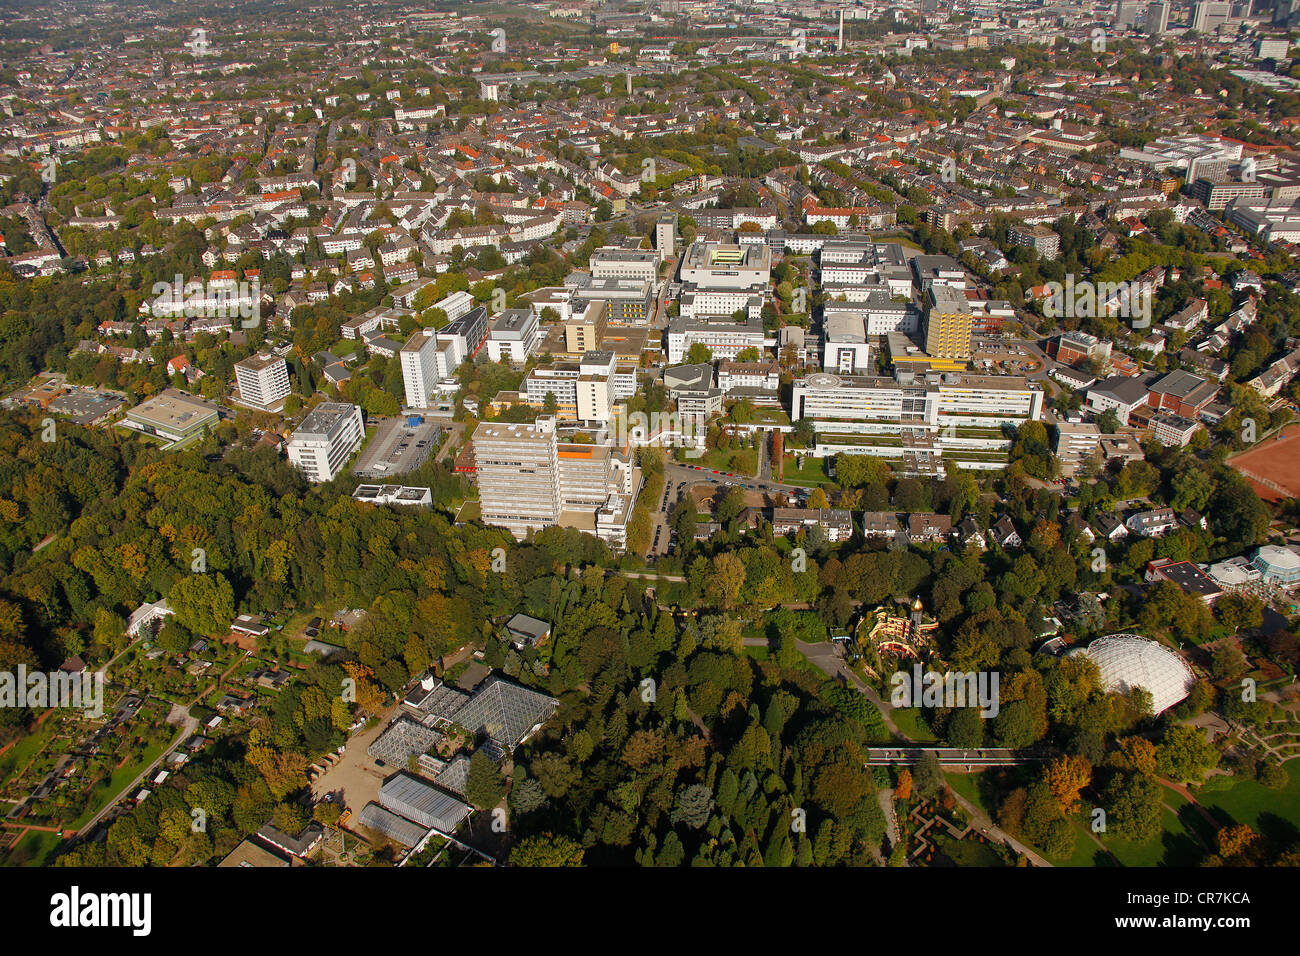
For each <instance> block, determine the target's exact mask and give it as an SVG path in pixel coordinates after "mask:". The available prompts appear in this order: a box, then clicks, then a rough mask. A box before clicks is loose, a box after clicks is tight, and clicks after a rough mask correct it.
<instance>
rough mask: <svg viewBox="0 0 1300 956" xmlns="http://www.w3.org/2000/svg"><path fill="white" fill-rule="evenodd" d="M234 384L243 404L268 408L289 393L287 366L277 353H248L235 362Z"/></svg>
mask: <svg viewBox="0 0 1300 956" xmlns="http://www.w3.org/2000/svg"><path fill="white" fill-rule="evenodd" d="M235 384H236V385H237V386H238V387H239V400H240V401H241V402H243V403H244V404H245V405H253V406H256V407H257V408H270V407H271V406H272V405H275V404H276V403H277V402H281V401H283V400H284V399H285V398H287V397H288V395H289V366H288V364H287V363H286V362H285V361H284V359H282V358H280V357H279V356H278V355H250V356H249V357H248V358H246V359H244V360H243V361H240V362H236V363H235Z"/></svg>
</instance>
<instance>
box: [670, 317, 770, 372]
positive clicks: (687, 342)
mask: <svg viewBox="0 0 1300 956" xmlns="http://www.w3.org/2000/svg"><path fill="white" fill-rule="evenodd" d="M667 338H668V363H669V364H670V365H679V364H681V363H682V362H683V361H684V360H685V358H686V353H687V352H688V351H690V348H691V346H692V345H695V344H696V343H699V344H700V345H703V346H704V347H705V348H707V349H708V350H709V352H710V353H711V354H712V356H713V358H714V359H734V358H735V357H736V356H737V355H739V354H740V353H741V352H742V351H744V350H745V349H751V348H752V349H758V350H759V351H760V352H761V351H762V349H763V348H764V346H765V345H766V342H767V338H766V333H765V332H764V331H763V320H762V318H761V316H760V317H755V316H750V317H747V318H745V319H743V320H741V321H739V322H737V321H736V320H735V319H730V318H728V319H704V318H685V317H679V318H677V319H674V320H673V321H672V323H671V324H670V325H669V326H668V335H667Z"/></svg>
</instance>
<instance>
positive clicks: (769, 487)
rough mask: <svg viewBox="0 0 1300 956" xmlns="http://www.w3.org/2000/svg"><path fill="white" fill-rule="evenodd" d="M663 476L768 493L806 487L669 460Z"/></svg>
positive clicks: (668, 479) (787, 491)
mask: <svg viewBox="0 0 1300 956" xmlns="http://www.w3.org/2000/svg"><path fill="white" fill-rule="evenodd" d="M664 477H665V480H666V481H669V482H672V483H673V484H676V483H677V482H679V481H694V482H701V481H707V482H709V483H711V484H716V485H741V486H742V487H745V488H752V489H753V490H755V491H765V492H768V493H770V494H785V495H790V494H798V493H800V492H804V493H806V492H807V491H808V489H807V488H805V487H803V486H802V485H785V484H781V483H780V482H778V481H772V480H770V479H764V478H754V477H752V476H749V475H726V474H717V475H715V474H714V473H713V469H712V468H705V467H704V466H703V465H701V466H699V467H698V468H692V467H691V466H689V465H681V464H677V463H676V462H669V463H668V464H667V465H665V466H664Z"/></svg>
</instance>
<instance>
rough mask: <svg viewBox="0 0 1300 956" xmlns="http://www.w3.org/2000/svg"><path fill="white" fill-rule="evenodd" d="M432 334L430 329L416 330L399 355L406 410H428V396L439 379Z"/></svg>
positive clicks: (436, 348)
mask: <svg viewBox="0 0 1300 956" xmlns="http://www.w3.org/2000/svg"><path fill="white" fill-rule="evenodd" d="M432 332H433V330H432V329H416V330H415V332H414V334H413V335H412V336H411V337H410V338H409V339H407V340H406V344H405V345H403V346H402V348H401V351H400V353H399V356H400V358H401V362H402V381H403V382H404V383H405V385H406V405H407V407H408V408H428V407H429V396H430V395H431V394H432V393H433V387H434V386H435V385H436V384H437V383H438V381H439V379H440V377H441V376H439V374H438V337H437V336H436V335H433V334H431V333H432Z"/></svg>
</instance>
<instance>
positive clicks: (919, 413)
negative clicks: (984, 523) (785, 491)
mask: <svg viewBox="0 0 1300 956" xmlns="http://www.w3.org/2000/svg"><path fill="white" fill-rule="evenodd" d="M908 378H909V381H908V382H907V383H906V384H905V383H903V382H900V381H898V380H895V379H892V378H883V377H877V376H864V375H858V376H840V375H833V374H831V373H829V372H818V373H816V374H813V375H809V376H807V377H805V378H802V379H797V380H796V381H795V382H794V386H793V390H792V393H791V411H790V417H791V419H792V420H793V421H798V420H799V419H801V418H810V419H812V420H813V421H814V427H815V429H816V432H817V444H816V446H815V448H814V451H813V454H814V455H815V456H817V457H819V458H820V457H826V456H828V455H837V454H850V455H875V456H878V457H882V458H886V459H892V460H894V461H895V462H897V463H898V464H896V465H895V467H896V469H902V470H904V471H908V472H914V473H916V474H925V475H934V474H938V473H939V471H940V470H941V468H942V464H941V459H950V460H955V461H957V462H958V463H959V464H960V465H961V466H962V467H963V468H970V469H982V470H993V469H999V468H1004V467H1006V464H1007V459H1006V454H1007V450H1008V449H1009V448H1010V441H1009V439H1008V438H1007V436H1006V435H1005V434H1004V431H1003V429H1004V426H1007V425H1010V426H1013V427H1018V426H1019V425H1020V424H1022V423H1023V422H1026V421H1037V420H1039V419H1040V418H1041V416H1042V409H1043V392H1042V389H1041V388H1040V387H1039V386H1038V385H1036V384H1035V383H1032V382H1029V381H1028V380H1026V379H1024V378H1021V377H1018V376H1014V375H967V374H959V373H945V374H942V375H940V374H931V375H928V376H926V377H924V378H913V377H911V376H908Z"/></svg>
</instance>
